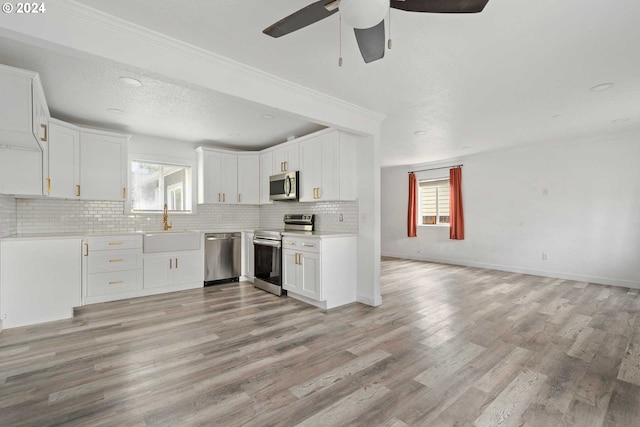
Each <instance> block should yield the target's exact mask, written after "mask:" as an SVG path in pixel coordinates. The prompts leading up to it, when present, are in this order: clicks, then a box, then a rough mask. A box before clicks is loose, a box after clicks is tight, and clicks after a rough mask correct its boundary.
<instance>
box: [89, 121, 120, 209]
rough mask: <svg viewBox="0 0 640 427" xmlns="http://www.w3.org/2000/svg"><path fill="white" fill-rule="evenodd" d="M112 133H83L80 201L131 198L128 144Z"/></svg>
mask: <svg viewBox="0 0 640 427" xmlns="http://www.w3.org/2000/svg"><path fill="white" fill-rule="evenodd" d="M128 140H129V136H127V135H119V134H115V133H111V132H102V131H91V130H85V129H81V131H80V191H79V194H80V198H81V199H84V200H113V201H122V200H125V199H126V197H127V167H126V165H127V141H128Z"/></svg>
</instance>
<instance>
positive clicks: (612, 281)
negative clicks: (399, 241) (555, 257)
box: [382, 251, 640, 289]
mask: <svg viewBox="0 0 640 427" xmlns="http://www.w3.org/2000/svg"><path fill="white" fill-rule="evenodd" d="M382 256H386V257H391V258H404V259H410V260H414V261H426V262H435V263H438V264H450V265H458V266H462V267H477V268H486V269H489V270H499V271H506V272H509V273H521V274H531V275H533V276H542V277H553V278H556V279H564V280H575V281H578V282H588V283H597V284H600V285H610V286H618V287H622V288H633V289H640V281H634V280H625V279H616V278H612V277H597V276H587V275H584V274H577V273H567V272H559V271H546V270H535V269H531V268H526V267H517V266H511V265H502V264H491V263H485V262H473V261H467V260H457V259H456V260H452V259H446V258H433V257H425V256H417V255H411V254H405V253H398V252H388V251H383V252H382Z"/></svg>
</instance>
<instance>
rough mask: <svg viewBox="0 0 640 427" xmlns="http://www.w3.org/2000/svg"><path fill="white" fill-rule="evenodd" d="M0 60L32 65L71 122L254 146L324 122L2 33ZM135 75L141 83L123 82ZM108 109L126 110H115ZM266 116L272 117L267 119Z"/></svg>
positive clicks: (53, 105)
mask: <svg viewBox="0 0 640 427" xmlns="http://www.w3.org/2000/svg"><path fill="white" fill-rule="evenodd" d="M0 63H2V64H6V65H10V66H14V67H18V68H23V69H27V70H32V71H37V72H38V73H40V77H41V79H42V84H43V87H44V91H45V96H46V97H47V103H48V104H49V109H50V110H51V114H52V116H53V117H56V118H58V119H61V120H65V121H68V122H72V123H77V124H84V125H89V126H94V127H101V128H108V129H114V130H121V131H125V132H131V133H138V134H147V135H156V136H162V137H165V138H173V139H178V140H184V141H190V142H200V143H208V144H215V145H218V146H226V147H230V148H237V149H243V150H245V149H256V148H264V147H266V146H271V145H275V144H277V143H280V142H282V141H285V140H286V139H287V137H288V136H291V135H296V136H301V135H306V134H308V133H310V132H313V131H316V130H319V129H322V128H323V126H320V125H317V124H313V123H309V122H307V121H303V120H301V119H298V118H295V117H291V116H290V115H288V114H284V113H283V112H281V111H277V110H274V109H272V108H269V107H265V106H262V105H258V104H255V103H251V102H248V101H245V100H241V99H238V98H234V97H232V96H228V95H224V94H220V93H215V92H213V91H209V90H205V89H203V88H198V87H191V86H188V85H185V84H184V83H181V82H170V81H167V79H166V78H162V77H161V76H153V75H150V74H149V73H148V72H141V71H140V70H136V69H134V68H132V67H128V66H126V65H123V64H117V63H114V62H111V61H106V60H103V59H99V58H95V57H90V56H88V55H81V54H77V55H75V56H74V55H70V54H69V53H61V52H54V51H50V50H46V49H42V48H40V47H35V46H31V45H27V44H23V43H20V42H16V41H13V40H9V39H5V38H1V37H0ZM122 76H126V77H134V78H136V79H138V80H140V81H141V82H142V86H140V87H131V86H128V85H126V84H123V83H122V82H120V81H119V80H118V79H119V77H122ZM110 108H114V109H118V110H122V111H124V113H123V114H113V113H111V112H109V111H107V110H108V109H110ZM263 114H269V115H271V116H273V118H272V119H270V120H265V119H263V118H262V115H263Z"/></svg>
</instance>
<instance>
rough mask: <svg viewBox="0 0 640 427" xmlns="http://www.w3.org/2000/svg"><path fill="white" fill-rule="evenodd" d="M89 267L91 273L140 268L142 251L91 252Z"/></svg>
mask: <svg viewBox="0 0 640 427" xmlns="http://www.w3.org/2000/svg"><path fill="white" fill-rule="evenodd" d="M88 267H89V268H88V272H89V274H93V273H106V272H110V271H126V270H136V269H140V268H142V253H141V251H140V250H135V251H104V252H90V253H89V259H88Z"/></svg>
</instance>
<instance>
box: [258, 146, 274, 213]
mask: <svg viewBox="0 0 640 427" xmlns="http://www.w3.org/2000/svg"><path fill="white" fill-rule="evenodd" d="M272 172H273V151H263V152H262V153H260V204H261V205H266V204H269V203H273V202H272V201H271V199H269V194H270V191H269V190H270V187H269V177H270V176H271V175H272Z"/></svg>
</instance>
